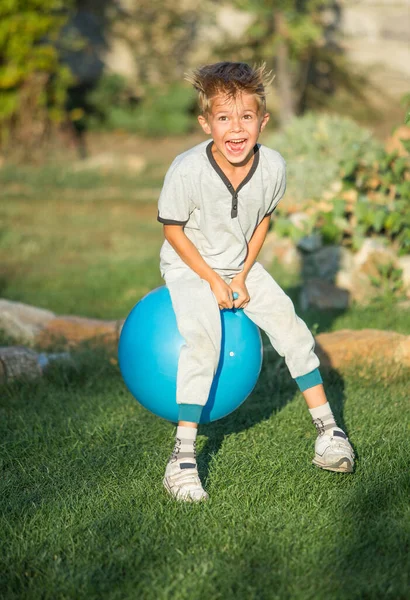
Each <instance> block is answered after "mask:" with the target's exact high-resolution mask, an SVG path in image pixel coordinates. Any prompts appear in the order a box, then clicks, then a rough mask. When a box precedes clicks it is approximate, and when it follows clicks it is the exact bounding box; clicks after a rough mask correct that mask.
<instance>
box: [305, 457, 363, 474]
mask: <svg viewBox="0 0 410 600" xmlns="http://www.w3.org/2000/svg"><path fill="white" fill-rule="evenodd" d="M312 464H313V465H315V467H319V469H324V470H325V471H333V472H334V473H353V465H352V463H351V462H350V461H349V460H347V459H345V458H344V459H342V460H341V461H339V463H338V464H335V465H332V466H329V465H325V464H324V463H321V462H319V461H318V460H316V459H313V460H312Z"/></svg>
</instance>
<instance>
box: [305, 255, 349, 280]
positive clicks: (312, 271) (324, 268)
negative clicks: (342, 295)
mask: <svg viewBox="0 0 410 600" xmlns="http://www.w3.org/2000/svg"><path fill="white" fill-rule="evenodd" d="M352 262H353V257H352V253H351V252H350V251H349V250H348V249H347V248H343V247H341V246H323V247H322V248H319V250H317V251H316V252H310V253H308V254H304V255H303V266H302V275H303V278H304V279H305V280H307V279H311V278H316V277H319V278H320V279H325V280H326V281H329V282H334V281H335V279H336V275H337V273H338V271H339V270H341V269H343V270H349V269H350V268H351V265H352Z"/></svg>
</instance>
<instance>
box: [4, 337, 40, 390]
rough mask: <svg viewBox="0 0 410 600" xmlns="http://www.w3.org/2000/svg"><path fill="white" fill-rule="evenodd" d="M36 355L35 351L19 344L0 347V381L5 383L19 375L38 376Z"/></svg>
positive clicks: (38, 368)
mask: <svg viewBox="0 0 410 600" xmlns="http://www.w3.org/2000/svg"><path fill="white" fill-rule="evenodd" d="M37 356H38V355H37V352H34V351H33V350H29V349H28V348H24V347H20V346H11V347H5V348H0V382H1V383H5V382H7V381H12V380H13V379H18V378H21V377H25V378H26V379H35V378H36V377H39V376H40V375H41V367H40V365H39V364H38V361H37Z"/></svg>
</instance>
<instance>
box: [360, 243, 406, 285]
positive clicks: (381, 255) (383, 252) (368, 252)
mask: <svg viewBox="0 0 410 600" xmlns="http://www.w3.org/2000/svg"><path fill="white" fill-rule="evenodd" d="M353 264H354V268H355V269H356V270H358V271H360V272H362V273H366V275H371V276H373V277H380V272H379V269H378V266H381V265H388V264H397V256H396V255H395V253H394V252H393V250H391V249H390V248H386V245H385V242H384V241H383V240H380V239H378V238H371V239H369V238H368V239H366V240H365V241H364V242H363V245H362V247H361V248H360V250H359V252H358V253H357V254H356V255H355V256H354V259H353Z"/></svg>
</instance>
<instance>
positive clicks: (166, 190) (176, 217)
mask: <svg viewBox="0 0 410 600" xmlns="http://www.w3.org/2000/svg"><path fill="white" fill-rule="evenodd" d="M190 204H191V201H190V193H189V186H188V181H187V178H186V176H185V175H184V174H183V172H182V170H181V167H180V165H171V167H170V168H169V170H168V172H167V174H166V176H165V180H164V185H163V187H162V190H161V194H160V197H159V200H158V217H157V219H158V221H159V222H160V223H163V224H164V225H185V224H186V223H187V222H188V221H189V215H190V212H191V211H190Z"/></svg>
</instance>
